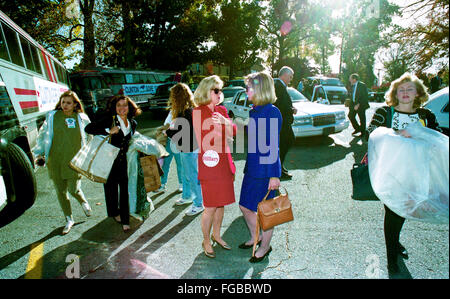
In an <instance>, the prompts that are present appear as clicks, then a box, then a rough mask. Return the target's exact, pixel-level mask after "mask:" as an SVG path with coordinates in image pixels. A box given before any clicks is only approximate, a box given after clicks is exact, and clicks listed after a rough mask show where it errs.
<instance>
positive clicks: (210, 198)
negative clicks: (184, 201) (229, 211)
mask: <svg viewBox="0 0 450 299" xmlns="http://www.w3.org/2000/svg"><path fill="white" fill-rule="evenodd" d="M200 185H201V187H202V197H203V206H204V207H205V208H217V207H223V206H226V205H229V204H232V203H234V202H235V201H236V200H235V196H234V179H233V176H230V177H229V178H223V179H221V180H202V181H200Z"/></svg>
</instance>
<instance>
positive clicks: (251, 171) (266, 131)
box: [239, 104, 282, 212]
mask: <svg viewBox="0 0 450 299" xmlns="http://www.w3.org/2000/svg"><path fill="white" fill-rule="evenodd" d="M281 124H282V117H281V112H280V110H278V108H277V107H275V106H274V105H272V104H266V105H263V106H254V107H253V109H252V110H251V111H250V118H249V123H248V134H247V136H248V153H247V159H246V161H245V167H244V179H243V181H242V188H241V195H240V200H239V204H240V205H241V206H243V207H245V208H247V209H249V210H252V211H255V212H256V211H257V207H258V203H259V202H260V201H262V199H263V198H264V196H266V194H267V190H268V189H267V187H268V186H269V180H270V178H271V177H278V178H279V177H280V176H281V163H280V152H279V148H280V131H281ZM276 194H277V191H276V190H273V191H271V192H270V194H269V196H268V197H267V198H268V199H269V198H272V197H275V196H276Z"/></svg>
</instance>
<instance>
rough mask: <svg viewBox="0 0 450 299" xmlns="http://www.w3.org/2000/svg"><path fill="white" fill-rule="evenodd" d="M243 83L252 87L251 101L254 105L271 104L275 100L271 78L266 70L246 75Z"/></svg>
mask: <svg viewBox="0 0 450 299" xmlns="http://www.w3.org/2000/svg"><path fill="white" fill-rule="evenodd" d="M245 85H247V88H252V89H253V94H254V95H253V98H252V103H253V104H254V105H256V106H262V105H266V104H273V103H275V101H276V100H277V96H276V94H275V87H274V82H273V78H272V77H271V76H270V75H269V74H268V73H267V72H264V71H263V72H259V73H253V74H249V75H247V76H246V77H245Z"/></svg>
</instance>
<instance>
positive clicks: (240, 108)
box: [235, 92, 250, 120]
mask: <svg viewBox="0 0 450 299" xmlns="http://www.w3.org/2000/svg"><path fill="white" fill-rule="evenodd" d="M246 101H247V94H246V93H245V92H241V94H240V95H239V96H238V97H237V98H236V114H235V115H236V117H239V118H242V119H243V120H245V119H246V118H248V111H250V109H249V108H248V107H246V106H245V103H246Z"/></svg>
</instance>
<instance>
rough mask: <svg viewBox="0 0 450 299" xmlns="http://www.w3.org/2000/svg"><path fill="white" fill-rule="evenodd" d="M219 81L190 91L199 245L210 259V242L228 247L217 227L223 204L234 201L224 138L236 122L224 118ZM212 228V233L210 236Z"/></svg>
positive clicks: (231, 166)
mask: <svg viewBox="0 0 450 299" xmlns="http://www.w3.org/2000/svg"><path fill="white" fill-rule="evenodd" d="M222 86H223V81H222V80H221V79H220V78H219V77H218V76H215V75H214V76H210V77H207V78H205V79H203V80H202V81H201V82H200V84H199V86H198V87H197V89H196V90H195V93H194V101H195V103H196V105H197V106H198V107H196V108H195V109H194V111H193V123H194V130H195V135H196V137H197V143H198V145H199V147H200V150H199V154H198V179H199V180H200V183H201V189H202V195H203V205H204V207H205V210H204V211H203V214H202V220H201V226H202V232H203V242H202V247H203V250H204V253H205V255H206V256H207V257H210V258H214V257H215V253H214V250H213V248H212V245H211V241H212V242H214V243H218V244H219V245H220V246H221V247H222V248H224V249H226V250H230V249H231V247H230V246H229V245H228V244H227V243H226V242H225V241H224V240H222V237H221V235H220V228H221V226H222V220H223V215H224V206H226V205H229V204H232V203H234V202H235V198H234V173H235V171H236V167H235V166H234V162H233V159H232V157H231V151H230V148H229V146H228V142H227V140H229V139H230V138H232V136H234V135H236V125H235V124H233V122H232V121H231V120H230V118H229V117H228V113H227V109H226V108H225V107H224V106H221V105H219V104H220V103H221V102H222V101H223V93H222ZM211 227H212V230H213V231H212V236H211Z"/></svg>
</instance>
